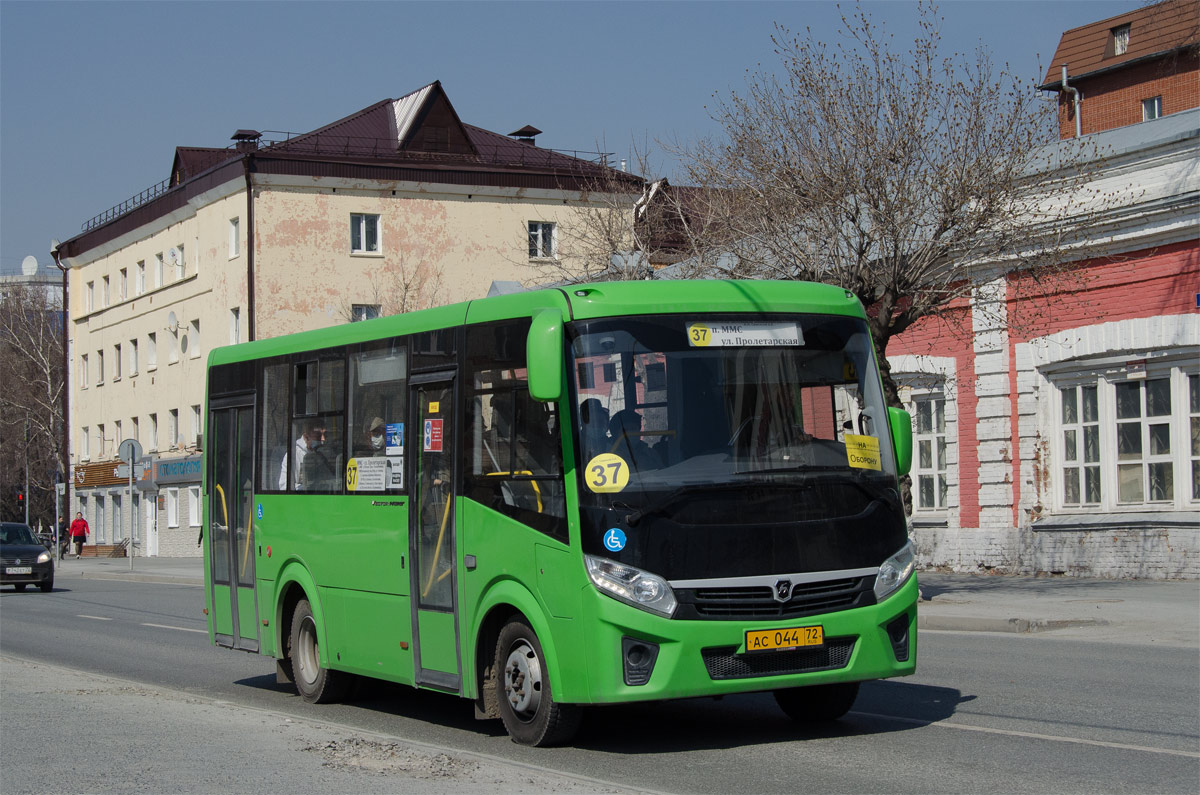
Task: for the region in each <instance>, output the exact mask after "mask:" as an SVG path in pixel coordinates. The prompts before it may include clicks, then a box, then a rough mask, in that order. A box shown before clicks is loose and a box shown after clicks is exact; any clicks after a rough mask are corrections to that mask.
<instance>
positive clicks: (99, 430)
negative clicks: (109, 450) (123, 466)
mask: <svg viewBox="0 0 1200 795" xmlns="http://www.w3.org/2000/svg"><path fill="white" fill-rule="evenodd" d="M96 457H97V458H104V423H100V424H99V425H97V426H96Z"/></svg>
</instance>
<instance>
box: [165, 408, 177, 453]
mask: <svg viewBox="0 0 1200 795" xmlns="http://www.w3.org/2000/svg"><path fill="white" fill-rule="evenodd" d="M177 444H179V409H171V411H170V413H169V414H168V415H167V447H174V446H175V445H177Z"/></svg>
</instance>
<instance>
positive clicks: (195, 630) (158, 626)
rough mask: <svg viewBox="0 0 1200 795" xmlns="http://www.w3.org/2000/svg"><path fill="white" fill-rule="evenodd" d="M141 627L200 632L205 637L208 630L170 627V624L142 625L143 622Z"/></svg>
mask: <svg viewBox="0 0 1200 795" xmlns="http://www.w3.org/2000/svg"><path fill="white" fill-rule="evenodd" d="M142 626H143V627H156V628H158V629H177V630H179V631H180V632H200V633H203V634H205V635H207V634H208V630H207V629H192V628H190V627H173V626H171V625H170V624H147V623H144V622H143V623H142Z"/></svg>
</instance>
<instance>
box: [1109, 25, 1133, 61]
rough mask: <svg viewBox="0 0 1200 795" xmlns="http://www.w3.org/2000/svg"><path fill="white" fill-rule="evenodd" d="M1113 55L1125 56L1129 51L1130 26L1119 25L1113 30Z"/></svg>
mask: <svg viewBox="0 0 1200 795" xmlns="http://www.w3.org/2000/svg"><path fill="white" fill-rule="evenodd" d="M1111 33H1112V54H1113V55H1124V54H1125V53H1126V52H1128V51H1129V26H1128V25H1119V26H1117V27H1115V28H1113V29H1112V31H1111Z"/></svg>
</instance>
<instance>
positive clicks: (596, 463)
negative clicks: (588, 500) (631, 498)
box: [583, 453, 629, 494]
mask: <svg viewBox="0 0 1200 795" xmlns="http://www.w3.org/2000/svg"><path fill="white" fill-rule="evenodd" d="M583 479H584V482H585V483H587V487H588V488H589V489H591V490H592V491H594V492H596V493H597V494H606V493H611V492H617V491H621V490H622V489H624V488H625V487H626V486H628V485H629V464H627V463H625V459H624V458H621V456H619V455H616V454H615V453H601V454H600V455H598V456H596V457H595V458H593V459H592V460H591V461H588V462H587V472H586V473H585V474H584V476H583Z"/></svg>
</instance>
